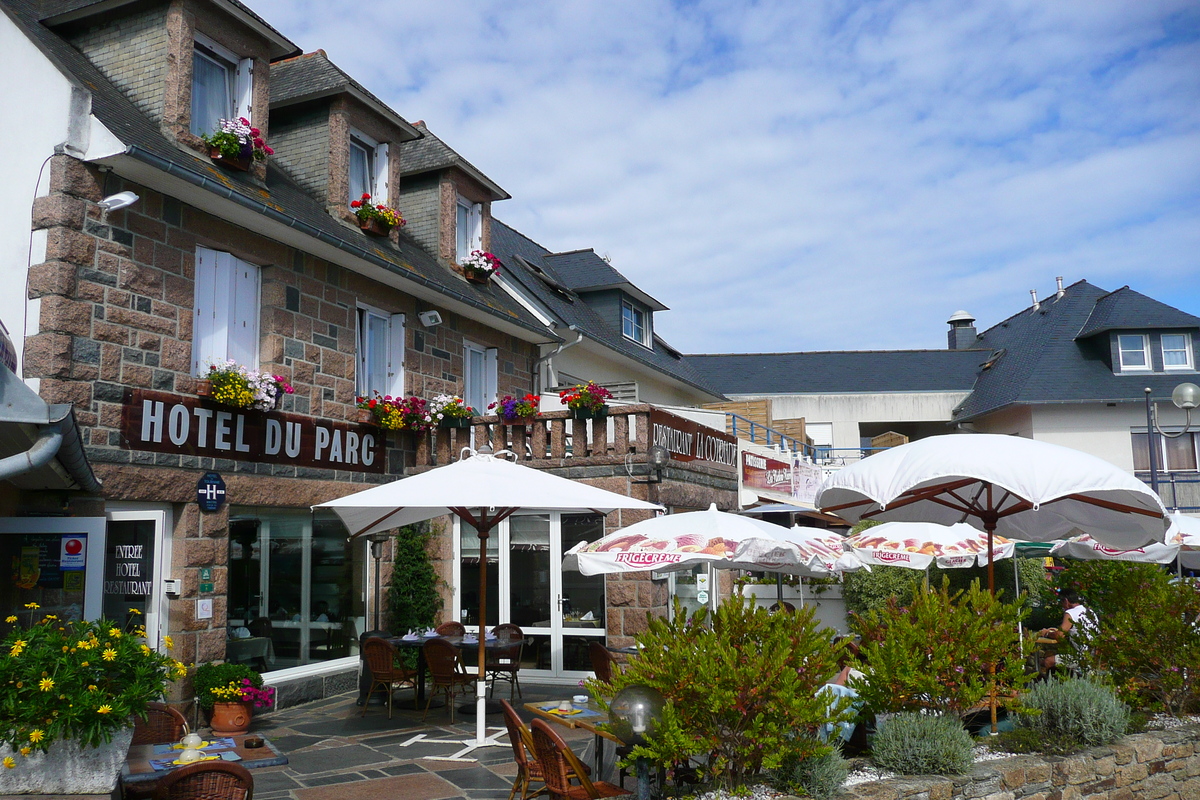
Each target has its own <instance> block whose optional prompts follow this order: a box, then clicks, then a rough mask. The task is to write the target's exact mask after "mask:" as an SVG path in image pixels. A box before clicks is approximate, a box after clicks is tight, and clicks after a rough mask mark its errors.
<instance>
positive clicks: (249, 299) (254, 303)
mask: <svg viewBox="0 0 1200 800" xmlns="http://www.w3.org/2000/svg"><path fill="white" fill-rule="evenodd" d="M229 260H230V262H231V263H230V279H231V280H230V281H229V284H228V285H229V288H230V291H232V292H233V297H232V298H231V301H232V302H230V303H229V306H230V307H231V309H232V312H233V313H232V315H231V316H232V318H231V319H230V320H229V344H228V353H229V355H228V357H229V358H231V359H233V360H234V361H236V362H237V363H239V364H242V365H244V366H247V367H249V368H251V369H258V267H257V266H255V265H254V264H249V263H247V262H245V261H242V260H241V259H237V258H234V257H233V256H229Z"/></svg>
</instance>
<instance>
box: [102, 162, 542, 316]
mask: <svg viewBox="0 0 1200 800" xmlns="http://www.w3.org/2000/svg"><path fill="white" fill-rule="evenodd" d="M125 155H128V156H131V157H132V158H135V159H137V160H138V161H141V162H142V163H144V164H148V165H149V166H151V167H154V168H155V169H157V170H159V171H161V172H165V173H167V174H168V175H172V176H174V177H176V178H180V179H181V180H184V181H186V182H187V183H190V184H192V185H193V186H198V187H200V188H201V189H204V190H205V191H209V192H212V193H213V194H215V195H217V196H218V197H223V198H225V199H226V200H231V201H233V202H234V203H236V204H237V205H240V206H241V207H243V208H245V209H248V210H250V211H253V212H255V213H257V214H260V215H262V216H264V217H267V218H268V219H270V220H272V221H274V222H279V223H282V224H284V225H286V226H288V227H289V228H293V229H295V230H298V231H300V232H301V233H303V234H305V235H307V236H311V237H312V238H314V239H316V240H317V241H320V242H323V243H325V244H329V245H332V246H334V247H336V248H337V249H339V250H342V251H343V252H346V253H349V254H350V255H352V256H354V257H355V258H360V259H362V260H363V261H368V262H370V263H371V264H374V265H375V266H377V267H382V268H383V269H385V270H387V271H389V272H392V273H394V274H395V275H398V276H400V277H402V278H404V279H405V280H410V281H413V282H414V283H417V284H420V285H421V286H423V287H425V288H427V289H432V290H433V291H435V292H437V293H438V294H440V295H444V296H446V297H450V298H452V299H454V300H457V301H458V302H460V303H464V304H466V305H469V306H472V307H473V308H477V309H479V310H481V311H483V312H484V313H486V314H487V315H488V316H496V314H495V312H494V311H493V310H492V309H491V308H490V307H489V306H488V305H487V304H485V303H482V302H480V301H479V300H476V299H475V298H474V297H471V296H470V295H466V294H460V293H458V292H455V291H453V290H451V289H449V288H448V287H446V286H444V285H442V284H440V283H437V282H435V281H431V280H429V279H428V278H426V277H424V276H423V275H419V274H417V273H415V272H401V271H400V270H399V269H398V268H397V266H396V265H395V264H394V263H393V262H391V261H388V260H387V259H385V258H380V257H379V256H377V255H375V254H374V253H372V252H370V251H368V250H364V249H363V248H361V247H359V246H357V245H352V244H350V243H349V242H347V241H346V240H344V239H341V238H339V237H337V236H334V235H332V234H330V233H327V232H326V231H323V230H321V229H320V228H317V227H314V226H312V225H309V224H308V223H307V222H301V221H300V220H298V219H296V218H295V217H293V216H290V215H288V214H285V213H283V212H282V211H278V210H276V209H274V208H272V207H271V206H269V205H268V204H266V203H264V202H262V201H260V200H253V199H251V198H249V197H246V196H245V195H244V194H242V193H240V192H237V191H234V190H233V189H231V188H230V187H228V186H226V185H224V184H223V183H220V182H219V181H215V180H213V179H212V178H209V177H207V176H204V175H201V174H199V173H197V172H193V171H192V170H190V169H187V168H186V167H181V166H179V165H178V164H176V163H175V162H173V161H168V160H167V159H165V158H163V157H162V156H159V155H156V154H154V153H152V152H150V151H149V150H146V149H145V148H143V147H142V146H140V145H136V144H131V145H128V146H127V147H126V148H125ZM507 321H508V322H510V323H512V324H513V325H516V326H518V327H521V328H524V329H525V330H528V331H531V332H533V333H536V334H539V335H541V336H546V335H547V334H548V333H549V335H551V336H553V335H554V334H553V333H550V332H549V331H547V330H546V329H544V328H538V327H537V326H535V325H530V324H529V323H527V322H525V321H524V320H521V319H509V320H507Z"/></svg>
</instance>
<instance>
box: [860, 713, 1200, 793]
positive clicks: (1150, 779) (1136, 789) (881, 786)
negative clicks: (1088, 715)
mask: <svg viewBox="0 0 1200 800" xmlns="http://www.w3.org/2000/svg"><path fill="white" fill-rule="evenodd" d="M1198 745H1200V725H1190V726H1187V727H1183V728H1177V729H1175V730H1171V731H1153V732H1150V733H1142V734H1138V735H1136V736H1126V737H1125V738H1124V739H1122V740H1121V741H1120V742H1118V743H1117V744H1114V745H1111V746H1108V747H1094V748H1092V749H1090V750H1085V751H1083V752H1082V753H1077V754H1075V755H1073V756H1066V757H1061V758H1059V757H1046V756H1019V757H1017V758H1009V759H1004V760H1002V761H988V762H984V763H982V764H977V765H975V768H974V769H973V770H972V771H971V774H970V775H962V776H953V777H944V776H915V777H905V778H892V779H890V780H886V781H878V782H875V783H863V784H859V785H858V786H854V787H851V788H849V789H848V790H846V791H844V792H842V793H840V794H838V795H837V798H838V800H852V798H862V799H863V800H866V798H871V800H907V799H908V798H911V800H960V799H961V800H966V799H967V798H978V800H1196V798H1200V752H1198V749H1197V746H1198Z"/></svg>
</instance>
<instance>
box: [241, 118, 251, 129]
mask: <svg viewBox="0 0 1200 800" xmlns="http://www.w3.org/2000/svg"><path fill="white" fill-rule="evenodd" d="M238 122H240V123H242V124H243V125H245V126H246V127H250V120H248V119H246V118H245V117H238Z"/></svg>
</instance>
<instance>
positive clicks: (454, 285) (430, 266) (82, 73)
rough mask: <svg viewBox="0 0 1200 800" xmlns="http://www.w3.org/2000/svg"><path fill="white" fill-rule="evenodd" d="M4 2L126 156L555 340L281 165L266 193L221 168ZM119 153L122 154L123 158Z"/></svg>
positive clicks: (490, 290)
mask: <svg viewBox="0 0 1200 800" xmlns="http://www.w3.org/2000/svg"><path fill="white" fill-rule="evenodd" d="M0 8H2V9H4V11H5V12H6V13H7V14H8V15H9V16H10V18H12V19H13V20H14V22H15V23H16V24H17V26H18V27H19V28H20V29H22V30H23V31H24V32H25V33H26V35H27V36H28V37H29V38H30V41H32V42H33V43H34V44H35V45H36V46H37V47H39V48H40V49H41V50H42V52H43V53H45V54H46V56H47V57H48V58H49V59H50V60H51V61H52V62H54V63H55V64H57V65H58V66H59V68H60V69H61V70H63V71H64V73H65V74H67V75H69V76H73V79H74V80H75V82H76V83H78V84H79V85H81V86H83V87H86V88H87V91H88V92H89V93H90V94H91V97H92V113H93V114H94V115H95V116H96V118H97V119H98V120H100V122H102V123H103V124H104V126H105V127H106V128H107V129H108V130H109V131H111V132H112V134H113V135H114V136H116V137H118V138H119V139H120V140H121V141H122V142H123V143H125V144H126V146H127V150H126V154H125V155H126V156H127V157H131V158H134V159H136V160H138V161H141V162H143V163H145V164H149V165H151V166H153V167H155V168H156V169H159V170H162V171H165V172H169V173H170V174H172V175H174V176H175V177H178V178H180V179H182V180H185V181H187V182H189V183H192V184H194V185H198V186H203V187H204V188H207V189H209V190H211V191H213V192H214V193H217V194H220V195H221V196H222V197H226V198H228V199H230V200H232V201H234V202H236V203H238V204H239V205H242V206H243V207H245V208H249V209H252V210H254V211H256V212H257V213H260V214H262V215H263V216H265V217H268V218H271V219H275V220H278V221H281V222H284V223H285V224H289V225H292V226H293V227H295V228H297V229H299V230H302V231H304V232H305V233H307V234H308V235H310V236H313V237H314V238H317V239H319V240H320V241H322V242H324V243H325V244H329V245H332V246H335V247H338V248H339V249H341V250H344V251H346V252H349V253H351V254H353V255H355V256H357V257H359V258H363V259H365V260H367V261H369V262H371V263H372V264H374V265H376V266H379V267H382V268H383V269H385V270H387V271H389V272H391V273H393V274H396V275H399V276H401V277H403V278H405V279H408V280H411V281H414V282H416V283H418V284H421V285H423V286H426V287H428V288H430V289H432V290H434V291H436V292H439V293H440V294H442V295H444V296H446V297H448V298H452V299H454V300H457V301H459V302H463V303H466V304H468V305H471V306H473V307H475V308H477V309H480V310H481V311H484V312H486V313H488V314H490V315H492V316H494V317H497V318H500V319H503V320H505V321H507V322H509V323H512V324H516V325H519V326H521V327H523V328H526V329H528V330H530V331H533V332H536V333H538V334H540V335H541V336H544V337H546V339H553V338H556V337H554V335H553V334H552V333H551V332H549V331H547V329H546V327H545V326H544V325H542V324H541V323H540V322H539V321H538V320H537V319H536V318H535V317H534V316H533V315H531V314H530V313H529V312H528V311H527V310H526V309H525V308H524V307H523V306H521V305H520V304H519V303H517V302H516V301H515V300H513V299H512V298H511V297H509V296H508V295H507V294H506V293H505V292H504V291H502V290H500V289H498V288H496V287H486V286H485V287H480V286H476V285H475V284H470V283H467V282H466V281H464V280H462V279H460V278H458V277H457V276H456V275H454V274H453V273H451V272H450V271H449V270H447V269H446V268H444V267H442V266H441V265H440V264H438V263H437V261H436V259H435V258H434V257H433V256H432V255H430V254H429V253H427V252H426V251H425V250H423V249H422V248H421V247H419V246H418V245H417V244H416V243H415V242H413V241H411V240H410V239H408V238H406V237H405V236H404V235H403V234H402V235H401V237H400V246H399V247H398V248H397V247H394V246H392V245H391V244H390V243H388V244H383V243H382V240H376V239H368V238H367V237H365V236H363V235H362V233H361V232H360V231H359V230H358V229H357V228H352V227H350V226H349V225H347V224H346V223H343V222H341V221H339V220H336V219H334V218H333V217H332V216H330V215H329V213H328V212H327V211H326V210H325V207H324V204H323V203H321V202H320V201H318V200H317V199H315V198H313V197H312V196H310V195H309V194H307V193H306V192H305V191H304V190H303V189H301V188H300V187H299V185H297V184H296V182H295V181H294V180H293V179H292V178H291V177H290V176H289V175H288V174H287V173H286V172H285V171H284V170H282V169H281V168H279V167H278V166H276V165H275V164H273V163H268V167H267V182H266V191H265V192H264V190H263V188H262V187H261V186H259V185H258V184H256V183H255V182H254V181H253V180H252V179H251V178H250V177H248V176H245V175H242V174H240V173H231V172H229V171H226V170H222V169H220V168H219V167H217V166H216V165H214V164H213V163H212V162H211V161H209V160H208V159H206V158H201V157H200V156H199V155H198V154H193V153H191V152H189V151H185V150H182V149H180V148H179V147H177V146H176V145H175V144H173V143H172V142H170V141H168V140H167V139H166V138H165V137H164V136H163V134H162V133H161V132H160V130H159V128H158V126H157V125H156V124H154V122H153V121H152V120H150V118H149V117H147V116H145V115H144V114H143V113H142V112H141V111H139V110H138V109H137V108H136V107H135V106H134V105H133V103H132V102H131V101H130V100H129V99H128V98H127V97H126V96H125V95H124V94H123V93H122V92H121V91H120V90H118V89H117V88H116V87H114V86H113V85H112V84H111V83H110V82H109V81H108V80H107V79H106V78H105V77H104V75H103V74H102V73H101V72H100V71H99V70H98V69H96V68H95V67H94V66H93V65H92V64H91V62H89V61H88V60H87V58H85V57H84V56H83V55H82V54H81V53H80V52H79V51H78V50H76V49H75V48H74V47H72V46H71V45H70V44H68V43H67V42H66V41H65V40H63V39H62V38H61V37H60V36H58V35H57V34H55V33H54V32H53V31H51V30H49V29H48V28H46V27H45V26H44V25H42V24H41V23H40V22H38V15H37V11H38V8H37V3H36V2H35V0H4V2H3V3H2V4H0ZM117 158H120V156H118V157H117Z"/></svg>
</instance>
